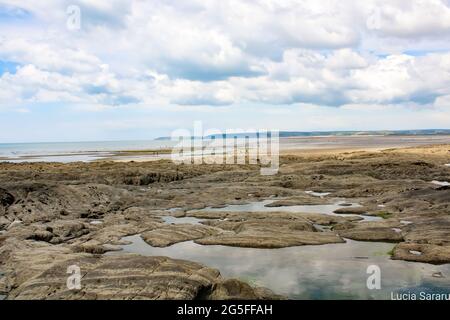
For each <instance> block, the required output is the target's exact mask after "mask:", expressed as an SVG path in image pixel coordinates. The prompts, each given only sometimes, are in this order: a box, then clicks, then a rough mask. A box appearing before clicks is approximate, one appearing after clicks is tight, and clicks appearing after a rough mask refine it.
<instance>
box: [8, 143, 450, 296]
mask: <svg viewBox="0 0 450 320" xmlns="http://www.w3.org/2000/svg"><path fill="white" fill-rule="evenodd" d="M449 158H450V146H446V145H443V146H433V147H420V148H407V149H391V150H386V151H382V152H353V153H352V152H347V153H341V154H312V155H295V156H283V157H282V158H281V167H280V171H279V173H278V174H277V175H275V176H261V175H260V172H259V168H258V167H257V166H250V165H241V166H223V165H197V166H189V165H181V166H177V165H174V164H172V163H170V162H168V161H156V162H148V163H146V162H141V163H133V162H130V163H114V162H94V163H70V164H57V163H33V164H27V163H22V164H11V163H0V230H1V233H0V272H1V273H2V274H3V275H4V276H3V277H1V278H0V294H3V293H6V294H8V298H9V299H14V298H33V297H34V298H43V297H44V295H46V294H48V293H49V292H51V294H50V297H55V298H56V297H64V298H80V297H82V298H88V297H89V295H87V294H86V295H82V294H81V293H73V292H72V293H69V292H66V291H65V289H64V288H63V285H62V284H61V283H60V282H59V281H60V280H61V279H62V278H61V279H60V278H58V277H59V275H60V274H59V273H58V272H60V270H62V269H64V266H66V262H67V261H69V260H70V259H75V258H76V259H82V260H81V261H83V262H85V263H86V266H88V267H87V270H89V272H88V274H91V275H92V276H93V278H92V279H100V280H101V281H100V283H99V284H95V281H94V280H92V282H89V283H90V286H92V288H90V289H91V290H94V291H93V292H95V294H96V296H95V298H99V299H102V298H107V297H109V298H136V299H137V298H152V299H153V298H163V297H166V298H172V297H180V298H181V297H185V298H196V297H198V295H200V294H203V295H205V292H210V293H209V297H219V296H225V295H226V296H227V297H232V296H236V292H238V293H239V292H241V291H242V292H249V289H248V288H247V287H246V286H245V285H244V284H239V285H237V284H236V285H235V286H234V285H233V286H231V284H230V283H232V282H230V283H227V282H222V281H223V279H222V280H220V281H219V280H217V279H216V280H214V281H212V280H208V281H206V280H205V279H206V278H208V279H209V277H210V274H211V272H212V271H208V272H207V274H208V276H205V277H204V278H202V277H201V276H200V275H198V282H196V283H195V284H193V285H192V286H191V285H190V286H187V287H176V288H177V289H174V291H173V292H170V293H161V292H159V291H158V289H157V287H158V283H159V282H158V281H159V280H158V281H157V280H155V281H156V282H152V283H153V284H154V286H155V287H154V288H147V287H145V288H144V289H143V290H144V291H143V292H145V294H144V295H142V296H139V294H138V293H136V292H137V291H139V290H140V289H139V290H137V291H133V292H132V291H130V292H129V293H127V294H126V295H120V293H117V294H116V293H115V292H116V291H114V290H116V289H114V290H113V291H111V292H108V289H107V288H108V286H112V287H113V288H117V292H119V291H120V290H119V287H120V286H121V282H120V281H119V282H114V281H116V280H114V277H112V278H111V280H107V278H108V277H109V274H110V270H111V269H108V268H106V267H105V265H108V264H111V265H114V264H115V262H114V259H117V260H116V261H117V267H118V268H119V269H120V266H121V265H124V264H125V265H126V260H127V259H132V261H134V262H136V263H143V264H144V265H146V264H147V263H148V265H151V264H152V263H154V264H159V265H160V266H161V268H163V269H164V268H165V267H167V266H170V268H172V267H173V268H176V266H177V265H179V268H180V270H184V271H180V273H181V274H185V273H186V274H187V273H188V270H190V271H189V272H191V271H192V270H191V269H190V268H191V265H190V264H189V263H187V262H178V261H177V260H173V261H172V260H170V261H169V260H158V259H156V260H155V259H153V260H152V259H150V260H148V259H144V260H145V261H144V260H139V259H141V258H139V257H133V258H130V257H129V256H126V255H123V257H122V255H120V254H119V255H117V257H115V258H114V259H113V258H109V257H107V256H105V255H104V253H106V252H108V251H111V250H115V247H114V246H115V245H117V244H121V243H122V242H123V240H122V238H123V237H125V236H128V235H135V234H141V235H142V238H143V239H145V241H147V243H149V244H151V245H153V246H168V245H171V244H173V243H177V242H180V241H187V240H195V242H196V243H199V244H202V245H212V244H221V245H228V246H239V247H251V248H281V247H286V246H298V245H320V244H325V243H341V242H344V240H343V239H344V238H348V239H355V240H362V241H390V242H396V243H398V244H397V246H396V248H395V250H394V252H393V258H394V259H402V260H407V261H417V262H426V263H435V264H443V263H450V254H449V248H450V220H449V217H450V190H449V189H448V188H445V187H442V186H437V185H435V184H432V183H431V181H433V180H436V181H450V167H448V166H445V165H444V164H448V163H449V162H450V161H449ZM307 190H316V191H323V192H326V193H330V195H326V196H314V195H312V194H307V193H305V191H307ZM334 198H341V199H344V200H345V202H351V203H356V202H357V203H360V204H361V205H362V207H360V208H356V207H352V206H348V205H344V202H343V203H342V205H341V208H339V209H338V210H339V211H338V212H337V213H336V212H335V214H334V215H331V214H321V213H314V212H307V210H302V211H299V210H297V211H295V206H296V205H302V206H308V205H320V204H324V205H325V204H330V203H334V201H333V199H334ZM264 199H271V200H273V202H272V203H271V204H270V205H269V206H268V207H267V208H268V209H271V212H254V210H253V211H252V210H249V211H248V212H233V211H214V210H200V209H204V208H207V207H210V208H219V207H224V206H226V205H232V204H246V203H247V204H248V203H253V202H256V201H262V200H264ZM287 206H289V207H292V208H294V211H291V212H286V211H283V212H278V211H277V208H285V207H287ZM173 208H177V209H176V210H171V209H173ZM362 211H364V212H362ZM348 214H350V216H347V215H348ZM360 214H364V216H366V215H367V216H374V217H378V218H380V219H382V220H381V221H361V220H363V218H362V216H359V215H360ZM164 216H174V217H196V218H199V219H202V221H201V223H200V224H195V225H194V224H182V225H170V224H167V223H165V222H164V220H163V219H162V217H164ZM405 221H406V222H407V223H405ZM93 222H95V223H93ZM342 245H344V244H342ZM411 252H413V253H411ZM133 259H134V260H133ZM130 261H131V260H130ZM150 261H151V262H150ZM30 262H32V265H33V266H32V267H31V268H30ZM186 263H187V264H186ZM111 268H112V267H111ZM126 268H131V265H127V267H126ZM126 268H125V269H124V270H126ZM168 268H169V267H168ZM170 268H169V269H170ZM196 268H197V267H196ZM202 268H203V269H204V270H206V269H207V267H205V266H203V267H202ZM205 268H206V269H205ZM144 269H145V268H144ZM144 269H143V270H138V271H136V276H137V278H136V279H135V280H132V279H133V278H132V277H131V276H130V277H128V278H126V281H125V282H123V283H127V285H126V286H125V285H123V288H122V289H124V290H125V289H126V288H128V286H129V287H130V288H131V287H133V281H136V288H138V287H139V286H140V285H141V280H140V279H144V278H145V277H147V276H148V277H153V276H154V274H150V273H146V272H150V271H149V270H147V271H146V270H144ZM194 269H195V268H194ZM130 270H131V269H129V271H130ZM195 270H197V271H195V272H194V271H192V272H194V273H195V274H197V272H200V271H198V270H202V269H200V267H198V268H197V269H195ZM90 272H91V273H90ZM96 272H98V273H99V274H103V275H104V276H105V277H98V278H95V277H94V275H95V273H96ZM133 272H134V271H133ZM212 273H213V272H212ZM131 274H133V273H131ZM50 275H54V276H55V277H56V278H55V279H58V280H57V281H56V280H55V281H56V282H58V283H57V284H56V283H54V282H52V281H51V280H50ZM64 276H67V275H66V274H65V273H64ZM34 277H37V278H36V281H38V279H39V281H40V282H39V281H38V282H36V283H35V284H33V282H32V281H34V280H32V279H33V278H34ZM61 277H62V275H61ZM142 277H143V278H142ZM196 277H197V276H196ZM182 278H183V277H181V278H180V279H182ZM155 279H156V278H155ZM46 281H47V282H48V288H46V287H45V285H44V283H45V282H46ZM102 281H105V283H103V284H102ZM108 281H111V282H108ZM161 281H162V280H161ZM64 283H65V281H64ZM161 283H164V281H162V282H161ZM96 286H98V288H99V289H98V290H97V291H95V287H96ZM205 286H206V289H207V290H206V291H203V292H200V291H202V290H204V289H205ZM213 287H214V288H216V289H215V290H212V289H211V288H213ZM33 288H36V289H33ZM49 288H51V289H49ZM174 288H175V287H174ZM202 288H203V289H202ZM236 288H240V289H236ZM55 290H56V291H55ZM130 290H132V289H130ZM177 290H179V291H180V292H179V293H178V295H177V293H175V291H177ZM208 290H209V291H208ZM236 290H237V291H236ZM239 290H240V291H239ZM263 291H264V290H262V291H261V292H259V293H257V292H253V293H251V294H250V293H249V294H248V295H247V294H245V295H247V296H248V297H250V296H252V297H257V298H263V296H264V295H263V293H262V292H263ZM124 292H125V291H124ZM225 293H226V294H225ZM128 294H129V295H128Z"/></svg>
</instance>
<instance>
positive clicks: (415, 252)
mask: <svg viewBox="0 0 450 320" xmlns="http://www.w3.org/2000/svg"><path fill="white" fill-rule="evenodd" d="M392 259H395V260H405V261H414V262H423V263H431V264H445V263H450V246H448V245H447V246H441V245H435V244H421V243H406V242H402V243H399V244H398V245H397V246H395V248H394V252H393V255H392Z"/></svg>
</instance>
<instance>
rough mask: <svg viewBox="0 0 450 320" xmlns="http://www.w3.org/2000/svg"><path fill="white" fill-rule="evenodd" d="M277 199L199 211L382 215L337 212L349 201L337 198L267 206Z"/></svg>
mask: <svg viewBox="0 0 450 320" xmlns="http://www.w3.org/2000/svg"><path fill="white" fill-rule="evenodd" d="M274 201H275V200H264V201H258V202H251V203H248V204H232V205H228V206H225V207H223V208H212V207H207V208H204V209H201V210H198V211H219V212H220V211H228V212H302V213H319V214H328V215H332V216H341V217H355V216H356V217H361V218H363V219H364V220H362V221H380V220H382V218H380V217H371V216H364V215H357V214H336V213H333V211H334V210H337V209H341V208H342V206H341V204H343V203H348V202H345V201H342V200H337V201H336V202H335V203H333V204H320V205H297V206H283V207H266V205H268V204H270V203H272V202H274ZM350 207H360V205H358V204H356V203H352V204H351V206H350ZM188 212H189V211H188Z"/></svg>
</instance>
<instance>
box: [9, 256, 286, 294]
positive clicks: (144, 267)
mask: <svg viewBox="0 0 450 320" xmlns="http://www.w3.org/2000/svg"><path fill="white" fill-rule="evenodd" d="M69 266H77V267H79V268H80V270H81V273H82V277H83V278H82V279H83V286H82V287H81V288H80V289H75V290H73V289H72V290H69V289H68V288H67V286H66V279H67V270H68V268H69ZM8 298H9V299H21V300H27V299H89V300H110V299H115V300H131V299H133V300H141V299H170V300H174V299H176V300H179V299H221V300H227V299H273V298H278V296H276V295H275V294H273V293H272V292H271V291H270V290H268V289H263V288H252V287H251V286H249V285H248V284H245V283H242V282H241V281H239V280H225V279H222V277H221V276H220V273H219V271H218V270H215V269H211V268H208V267H205V266H202V265H200V264H197V263H193V262H189V261H182V260H173V259H169V258H165V257H142V256H138V255H120V256H80V257H74V258H72V259H69V260H66V261H64V262H61V263H57V264H54V265H53V266H52V267H50V268H48V269H46V270H45V271H44V272H42V273H41V274H39V275H38V276H37V277H33V278H31V279H27V280H25V281H24V282H23V283H21V284H20V285H19V287H17V288H16V289H14V290H12V292H10V294H9V297H8Z"/></svg>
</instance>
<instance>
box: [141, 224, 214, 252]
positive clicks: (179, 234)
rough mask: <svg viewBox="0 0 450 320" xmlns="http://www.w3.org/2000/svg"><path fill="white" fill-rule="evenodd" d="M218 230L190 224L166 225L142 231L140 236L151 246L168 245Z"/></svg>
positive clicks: (207, 234)
mask: <svg viewBox="0 0 450 320" xmlns="http://www.w3.org/2000/svg"><path fill="white" fill-rule="evenodd" d="M219 232H220V230H218V229H216V228H213V227H209V226H204V225H192V224H178V225H168V226H166V227H163V228H160V229H155V230H152V231H148V232H144V233H142V234H141V238H142V239H143V240H144V241H145V242H147V243H148V244H149V245H151V246H152V247H168V246H170V245H172V244H175V243H178V242H183V241H189V240H195V239H199V238H204V237H207V236H211V235H216V234H218V233H219Z"/></svg>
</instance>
